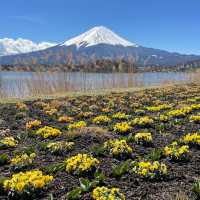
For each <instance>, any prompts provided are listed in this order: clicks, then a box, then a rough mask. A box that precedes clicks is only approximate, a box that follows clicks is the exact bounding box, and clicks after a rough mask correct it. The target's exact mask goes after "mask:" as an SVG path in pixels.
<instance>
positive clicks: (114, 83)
mask: <svg viewBox="0 0 200 200" xmlns="http://www.w3.org/2000/svg"><path fill="white" fill-rule="evenodd" d="M199 75H200V74H197V73H184V72H168V73H167V72H157V73H149V72H148V73H135V74H127V73H108V74H106V73H79V72H72V73H58V72H55V73H47V72H43V73H41V72H40V73H35V72H0V97H1V98H24V97H30V96H36V95H47V94H54V93H61V92H69V91H81V92H85V91H92V90H101V89H111V88H134V87H136V88H137V87H146V86H156V85H164V84H169V83H180V82H184V83H185V82H190V81H192V80H194V79H195V78H196V77H199Z"/></svg>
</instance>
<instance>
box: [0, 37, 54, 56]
mask: <svg viewBox="0 0 200 200" xmlns="http://www.w3.org/2000/svg"><path fill="white" fill-rule="evenodd" d="M55 45H56V43H49V42H41V43H34V42H32V41H31V40H26V39H22V38H18V39H16V40H14V39H11V38H3V39H0V56H6V55H14V54H20V53H27V52H32V51H38V50H43V49H46V48H49V47H52V46H55Z"/></svg>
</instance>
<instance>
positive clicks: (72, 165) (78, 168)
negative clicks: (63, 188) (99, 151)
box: [65, 154, 99, 174]
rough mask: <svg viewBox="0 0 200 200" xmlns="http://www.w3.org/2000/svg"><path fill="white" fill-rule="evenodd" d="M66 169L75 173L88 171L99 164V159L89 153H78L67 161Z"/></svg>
mask: <svg viewBox="0 0 200 200" xmlns="http://www.w3.org/2000/svg"><path fill="white" fill-rule="evenodd" d="M65 165H66V171H67V172H68V173H73V174H82V173H84V172H88V171H90V170H92V169H94V168H96V167H97V166H98V165H99V161H98V160H97V159H96V158H94V157H92V156H91V155H88V154H77V155H76V156H72V157H71V158H68V159H67V160H66V161H65Z"/></svg>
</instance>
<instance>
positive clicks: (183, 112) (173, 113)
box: [166, 105, 196, 117]
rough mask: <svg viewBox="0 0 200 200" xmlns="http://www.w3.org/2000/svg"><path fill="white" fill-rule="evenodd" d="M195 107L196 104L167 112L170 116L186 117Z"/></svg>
mask: <svg viewBox="0 0 200 200" xmlns="http://www.w3.org/2000/svg"><path fill="white" fill-rule="evenodd" d="M193 109H196V106H195V105H193V106H185V107H183V108H179V109H175V110H171V111H169V112H168V113H166V114H167V115H168V116H169V117H185V116H186V115H187V114H189V113H191V112H192V110H193Z"/></svg>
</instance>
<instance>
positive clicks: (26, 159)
mask: <svg viewBox="0 0 200 200" xmlns="http://www.w3.org/2000/svg"><path fill="white" fill-rule="evenodd" d="M35 157H36V154H35V153H31V154H30V155H28V154H26V153H24V154H21V155H16V156H15V157H14V158H12V159H11V166H12V167H14V168H17V169H21V168H24V167H27V166H29V165H31V164H32V163H33V160H34V159H35Z"/></svg>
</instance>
